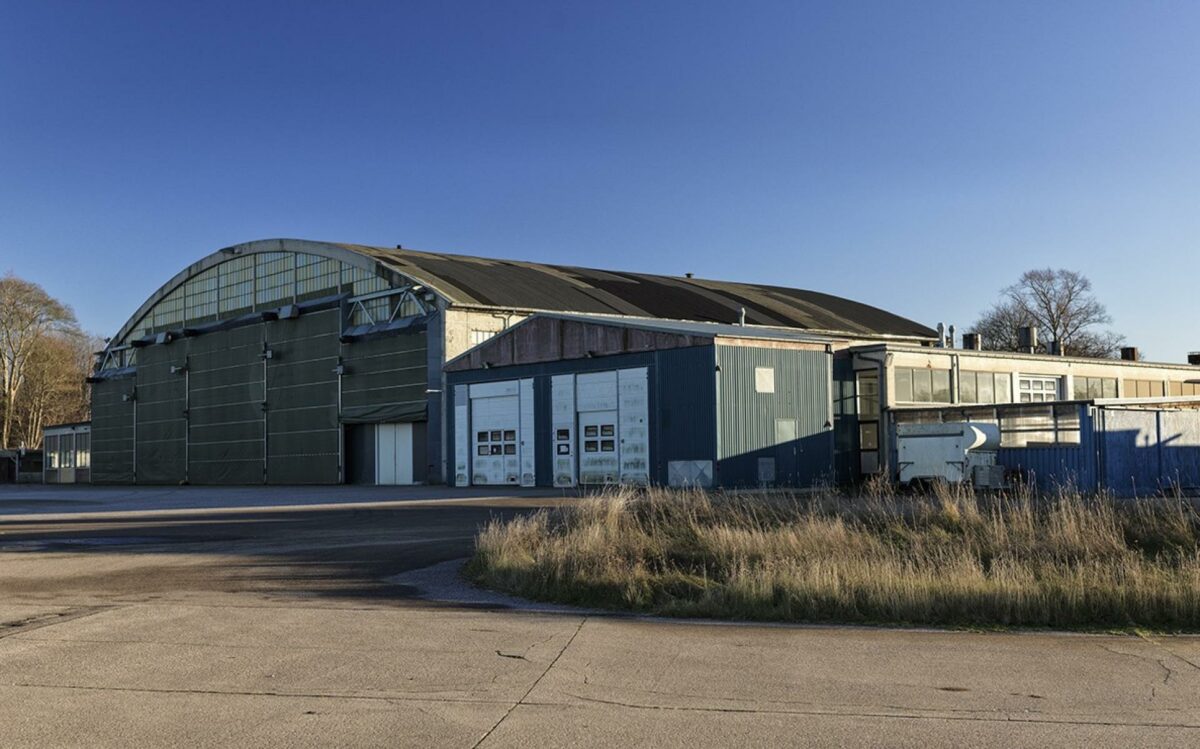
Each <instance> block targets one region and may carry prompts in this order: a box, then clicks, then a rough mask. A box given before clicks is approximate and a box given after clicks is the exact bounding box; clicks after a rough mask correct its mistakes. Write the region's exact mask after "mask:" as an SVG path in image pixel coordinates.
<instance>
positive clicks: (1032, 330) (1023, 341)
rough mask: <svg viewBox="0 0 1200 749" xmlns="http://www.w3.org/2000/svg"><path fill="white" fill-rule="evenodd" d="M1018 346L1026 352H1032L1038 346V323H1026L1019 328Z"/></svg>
mask: <svg viewBox="0 0 1200 749" xmlns="http://www.w3.org/2000/svg"><path fill="white" fill-rule="evenodd" d="M1017 347H1018V348H1020V349H1021V351H1023V352H1024V353H1026V354H1032V353H1034V352H1035V351H1037V347H1038V329H1037V326H1036V325H1025V326H1022V327H1020V328H1017Z"/></svg>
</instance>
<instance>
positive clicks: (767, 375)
mask: <svg viewBox="0 0 1200 749" xmlns="http://www.w3.org/2000/svg"><path fill="white" fill-rule="evenodd" d="M754 392H756V393H773V392H775V368H774V367H755V368H754Z"/></svg>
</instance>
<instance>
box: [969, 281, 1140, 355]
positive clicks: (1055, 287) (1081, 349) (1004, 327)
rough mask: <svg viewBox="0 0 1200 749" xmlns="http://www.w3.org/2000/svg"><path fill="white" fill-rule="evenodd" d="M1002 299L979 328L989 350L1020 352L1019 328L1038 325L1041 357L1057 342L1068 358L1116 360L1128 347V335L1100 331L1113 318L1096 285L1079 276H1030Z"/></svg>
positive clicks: (1006, 290) (977, 325) (978, 330)
mask: <svg viewBox="0 0 1200 749" xmlns="http://www.w3.org/2000/svg"><path fill="white" fill-rule="evenodd" d="M1001 295H1002V296H1001V299H1000V301H999V302H997V303H996V305H995V306H994V307H992V308H991V309H990V310H988V311H987V312H984V313H983V315H981V316H980V318H979V320H978V322H976V323H975V331H976V332H977V333H979V334H980V335H981V336H982V337H983V347H984V348H986V349H990V350H993V351H1016V350H1017V349H1018V341H1017V329H1018V328H1020V327H1023V326H1027V325H1036V326H1037V328H1038V331H1039V334H1040V335H1039V337H1040V338H1041V341H1040V343H1039V346H1038V348H1039V350H1041V351H1043V352H1045V351H1048V350H1049V344H1050V342H1051V341H1058V343H1059V344H1060V345H1061V346H1062V353H1063V354H1065V355H1068V356H1087V357H1094V358H1112V357H1113V356H1115V355H1116V353H1117V351H1118V350H1119V349H1120V347H1121V344H1122V343H1124V342H1125V337H1124V336H1122V335H1119V334H1117V333H1114V332H1112V331H1110V330H1103V329H1101V328H1102V327H1103V326H1106V325H1108V324H1109V323H1111V322H1112V318H1111V317H1110V316H1109V314H1108V310H1107V309H1105V307H1104V305H1103V304H1101V303H1100V301H1099V300H1097V299H1096V297H1095V295H1093V294H1092V282H1091V281H1089V280H1088V279H1087V277H1085V276H1084V275H1083V274H1081V273H1078V272H1076V271H1070V270H1062V269H1060V270H1052V269H1050V268H1046V269H1044V270H1031V271H1026V272H1025V273H1024V274H1023V275H1022V276H1021V278H1020V280H1019V281H1017V282H1016V283H1015V284H1013V285H1012V286H1009V287H1008V288H1006V289H1004V290H1003V291H1002V292H1001Z"/></svg>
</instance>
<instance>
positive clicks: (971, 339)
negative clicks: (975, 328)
mask: <svg viewBox="0 0 1200 749" xmlns="http://www.w3.org/2000/svg"><path fill="white" fill-rule="evenodd" d="M963 348H965V349H967V350H968V351H982V350H983V336H981V335H979V334H978V333H963Z"/></svg>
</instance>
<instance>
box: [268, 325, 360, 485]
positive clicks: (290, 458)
mask: <svg viewBox="0 0 1200 749" xmlns="http://www.w3.org/2000/svg"><path fill="white" fill-rule="evenodd" d="M340 333H341V325H340V315H339V310H337V309H327V310H321V311H319V312H313V313H310V314H306V315H302V316H300V317H299V318H298V319H295V320H278V321H274V322H269V323H267V324H266V326H265V334H266V339H267V347H268V348H270V349H271V359H269V360H268V361H267V456H268V458H267V481H268V482H269V483H274V484H283V483H287V484H335V483H337V482H338V481H339V479H340V472H339V452H340V442H341V438H342V437H341V434H342V433H341V425H340V424H339V423H338V409H337V397H338V377H337V373H336V372H335V371H334V370H335V369H336V368H337V365H338V336H339V334H340Z"/></svg>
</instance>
